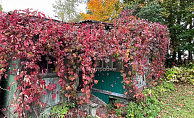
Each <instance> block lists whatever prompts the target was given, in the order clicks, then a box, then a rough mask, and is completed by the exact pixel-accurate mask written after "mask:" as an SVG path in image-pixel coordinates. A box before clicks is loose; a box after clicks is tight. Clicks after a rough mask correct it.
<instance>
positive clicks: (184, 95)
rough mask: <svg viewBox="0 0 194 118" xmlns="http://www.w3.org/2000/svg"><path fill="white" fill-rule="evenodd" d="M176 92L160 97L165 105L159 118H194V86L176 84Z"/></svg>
mask: <svg viewBox="0 0 194 118" xmlns="http://www.w3.org/2000/svg"><path fill="white" fill-rule="evenodd" d="M175 88H176V90H175V91H174V92H166V93H164V95H162V96H160V99H161V101H162V103H163V105H162V106H161V112H160V114H159V115H158V117H159V118H178V117H180V118H194V86H193V85H190V84H176V85H175Z"/></svg>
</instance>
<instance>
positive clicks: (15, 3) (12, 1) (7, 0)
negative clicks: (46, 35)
mask: <svg viewBox="0 0 194 118" xmlns="http://www.w3.org/2000/svg"><path fill="white" fill-rule="evenodd" d="M54 3H55V0H0V4H1V5H2V7H3V11H4V12H9V11H13V10H15V9H17V10H19V9H21V10H24V9H27V8H32V9H33V10H38V11H40V12H43V13H44V14H45V15H46V16H49V17H51V18H54V19H55V17H54V16H55V13H54V12H53V7H52V4H54ZM85 7H86V6H85V5H80V6H79V11H82V12H84V9H85Z"/></svg>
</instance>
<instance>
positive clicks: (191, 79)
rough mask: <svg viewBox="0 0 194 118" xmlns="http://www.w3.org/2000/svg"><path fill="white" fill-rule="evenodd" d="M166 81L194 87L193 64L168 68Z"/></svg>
mask: <svg viewBox="0 0 194 118" xmlns="http://www.w3.org/2000/svg"><path fill="white" fill-rule="evenodd" d="M166 79H167V80H168V81H171V82H186V83H190V84H192V85H194V64H192V63H190V64H188V65H187V66H185V67H176V66H174V67H173V68H168V69H167V71H166Z"/></svg>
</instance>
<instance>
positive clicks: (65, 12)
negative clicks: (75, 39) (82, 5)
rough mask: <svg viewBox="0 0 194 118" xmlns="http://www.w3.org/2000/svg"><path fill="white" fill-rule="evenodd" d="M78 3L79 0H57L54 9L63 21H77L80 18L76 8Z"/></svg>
mask: <svg viewBox="0 0 194 118" xmlns="http://www.w3.org/2000/svg"><path fill="white" fill-rule="evenodd" d="M78 3H79V0H56V1H55V4H53V8H54V10H53V11H54V12H55V14H56V15H57V17H58V18H59V19H60V20H62V21H65V22H76V21H79V19H80V15H79V14H78V13H77V9H76V7H77V6H78Z"/></svg>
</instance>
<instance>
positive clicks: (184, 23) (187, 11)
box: [161, 0, 194, 64]
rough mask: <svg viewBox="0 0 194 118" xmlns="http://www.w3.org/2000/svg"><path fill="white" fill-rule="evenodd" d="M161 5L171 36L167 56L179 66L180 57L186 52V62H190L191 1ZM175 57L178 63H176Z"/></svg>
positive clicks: (192, 31) (192, 13)
mask: <svg viewBox="0 0 194 118" xmlns="http://www.w3.org/2000/svg"><path fill="white" fill-rule="evenodd" d="M161 5H162V6H163V8H165V12H164V16H165V21H166V25H167V26H168V28H169V30H170V34H171V35H170V36H171V42H170V44H171V46H170V50H171V53H170V55H169V56H171V58H172V61H173V62H176V63H177V64H181V63H182V58H181V56H182V55H184V52H185V51H186V50H188V53H189V54H188V60H189V61H190V62H192V58H193V57H192V54H193V52H194V48H193V47H194V44H193V34H194V30H193V27H194V26H193V19H192V18H193V17H194V12H193V10H194V2H193V0H179V1H178V0H171V1H164V2H163V3H162V4H161ZM177 55H178V62H177V61H176V58H177Z"/></svg>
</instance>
